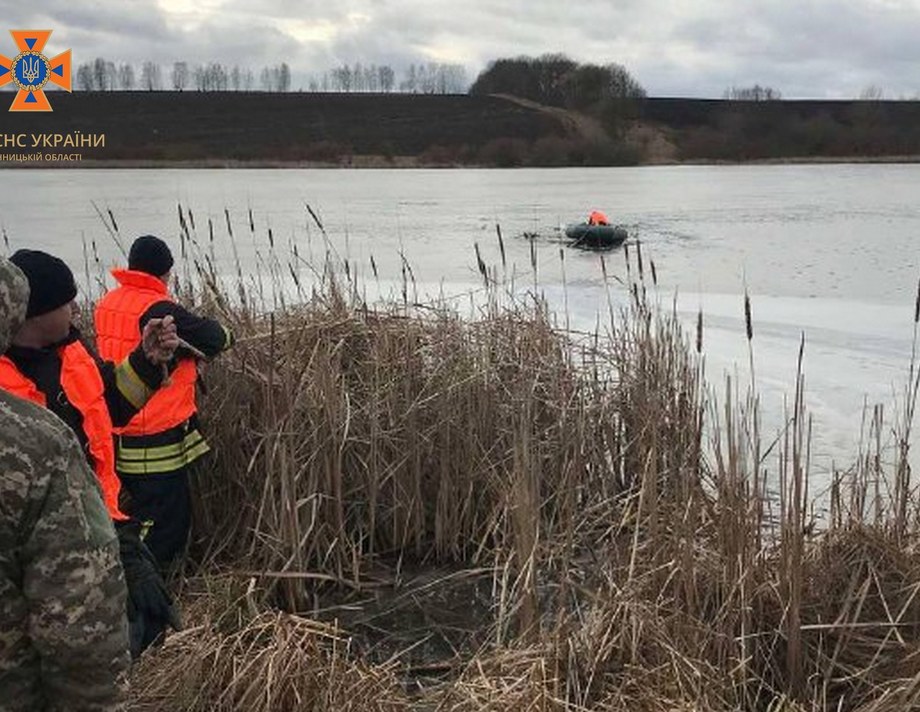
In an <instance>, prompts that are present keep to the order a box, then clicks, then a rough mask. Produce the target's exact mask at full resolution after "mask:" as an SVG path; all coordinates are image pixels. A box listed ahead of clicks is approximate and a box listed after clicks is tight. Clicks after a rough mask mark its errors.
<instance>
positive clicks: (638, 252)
mask: <svg viewBox="0 0 920 712" xmlns="http://www.w3.org/2000/svg"><path fill="white" fill-rule="evenodd" d="M636 262H637V263H638V264H639V279H640V280H641V279H642V278H643V276H644V274H643V271H642V242H641V241H640V240H636Z"/></svg>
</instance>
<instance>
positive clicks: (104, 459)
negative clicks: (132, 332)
mask: <svg viewBox="0 0 920 712" xmlns="http://www.w3.org/2000/svg"><path fill="white" fill-rule="evenodd" d="M58 355H59V356H60V359H61V389H62V390H63V391H64V394H65V395H66V396H67V400H69V401H70V403H71V405H73V407H74V408H76V409H77V410H78V411H79V412H80V415H81V416H82V417H83V432H84V434H85V435H86V442H87V445H88V448H89V454H90V455H91V456H92V465H93V470H94V471H95V473H96V478H97V479H98V480H99V485H100V487H101V488H102V499H103V500H104V501H105V507H106V509H107V510H108V512H109V516H111V517H112V519H115V520H124V519H127V518H128V517H126V516H125V514H124V513H123V512H122V511H121V509H119V507H118V495H119V493H120V492H121V483H120V482H119V480H118V475H116V474H115V444H114V442H113V440H112V419H111V417H110V416H109V407H108V405H106V402H105V384H103V382H102V376H101V375H100V374H99V368H98V366H97V365H96V361H95V360H94V359H93V357H92V355H90V353H89V351H87V350H86V347H85V346H83V344H82V343H81V342H80V341H79V340H78V341H74V342H72V343H69V344H67V345H66V346H62V347H61V348H60V350H59V351H58ZM0 388H3V389H4V390H6V391H9V392H10V393H12V394H13V395H16V396H19V397H20V398H25V399H27V400H30V401H32V402H33V403H38V404H39V405H41V406H43V407H47V405H48V404H47V402H46V398H45V394H44V393H42V392H41V391H40V390H39V389H38V388H37V387H36V385H35V383H33V382H32V381H31V380H30V379H29V378H27V377H26V376H25V375H23V373H22V372H21V371H20V370H19V369H18V368H17V367H16V364H14V363H13V361H12V360H11V359H10V358H9V357H7V356H0Z"/></svg>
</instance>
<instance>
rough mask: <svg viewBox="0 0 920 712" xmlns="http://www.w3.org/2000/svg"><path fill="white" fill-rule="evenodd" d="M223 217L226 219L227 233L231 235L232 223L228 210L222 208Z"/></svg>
mask: <svg viewBox="0 0 920 712" xmlns="http://www.w3.org/2000/svg"><path fill="white" fill-rule="evenodd" d="M224 218H226V220H227V233H228V234H229V235H230V237H233V225H232V224H231V223H230V211H229V210H228V209H227V208H224Z"/></svg>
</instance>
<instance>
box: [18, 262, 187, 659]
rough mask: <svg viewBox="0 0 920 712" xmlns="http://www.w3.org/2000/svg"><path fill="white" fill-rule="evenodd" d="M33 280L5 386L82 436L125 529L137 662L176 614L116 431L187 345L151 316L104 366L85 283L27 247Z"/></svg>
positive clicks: (112, 512) (23, 266)
mask: <svg viewBox="0 0 920 712" xmlns="http://www.w3.org/2000/svg"><path fill="white" fill-rule="evenodd" d="M10 262H12V263H13V264H15V265H16V266H17V267H18V268H19V269H20V270H21V271H22V272H23V273H24V274H25V277H26V279H27V281H28V283H29V300H28V306H27V309H26V320H25V322H24V323H23V324H22V325H21V326H19V328H18V329H17V331H16V333H15V334H12V344H11V345H10V346H9V347H8V348H7V350H6V352H5V353H4V354H3V355H2V356H0V388H3V389H4V390H6V391H8V392H10V393H12V394H13V395H16V396H19V397H20V398H25V399H26V400H30V401H32V402H34V403H37V404H39V405H41V406H44V407H45V408H47V409H48V410H50V411H51V412H52V413H54V414H55V415H57V416H58V417H59V418H60V419H61V420H63V421H64V423H66V424H67V425H68V426H69V427H70V429H71V430H73V432H74V433H75V434H76V436H77V440H78V441H79V442H80V444H81V445H82V447H83V451H84V454H85V455H86V459H87V461H88V463H89V465H90V467H91V468H92V470H93V471H94V473H95V475H96V480H97V482H98V484H99V487H100V490H101V494H102V499H103V502H104V503H105V506H106V510H107V511H108V514H109V516H110V517H111V519H112V521H113V523H114V525H115V529H116V531H117V533H118V539H119V545H120V550H121V561H122V565H123V567H124V571H125V579H126V582H127V584H128V622H129V624H130V634H131V652H132V654H133V655H135V656H137V655H139V654H140V651H141V650H142V649H143V648H144V647H146V646H147V645H149V644H150V643H151V642H153V641H154V640H155V639H156V638H157V637H158V636H159V635H160V634H161V633H162V632H163V630H164V629H165V627H166V626H167V625H170V624H171V625H173V627H177V625H178V623H177V618H176V616H175V610H174V609H173V607H172V601H171V598H170V596H169V594H168V593H167V591H166V589H165V586H164V584H163V581H162V579H161V577H160V574H159V572H158V571H157V567H156V563H155V562H154V560H153V557H152V555H151V554H150V552H149V551H148V550H147V549H146V547H144V545H143V543H142V542H141V525H140V522H139V521H138V520H137V519H136V518H134V517H131V516H129V514H130V512H126V511H125V510H124V508H123V507H124V504H123V499H122V498H121V497H120V494H121V486H120V483H119V479H118V476H117V475H116V473H115V452H114V445H113V440H112V439H113V426H114V425H123V424H124V423H127V422H128V421H129V420H130V419H131V417H132V416H133V415H134V414H135V413H137V412H138V411H139V410H140V409H141V408H142V407H143V406H144V404H145V403H146V402H147V401H148V400H149V399H150V397H151V395H152V394H153V393H154V391H156V389H157V388H158V387H159V386H160V384H161V382H162V380H163V371H162V365H163V364H165V363H168V362H169V361H170V359H172V357H173V355H174V353H175V350H176V347H177V346H178V343H179V340H178V337H177V335H176V328H175V325H173V324H172V317H166V318H159V319H156V320H151V321H150V322H149V323H148V324H147V325H146V327H145V329H144V332H143V334H142V336H141V338H140V339H138V343H137V344H136V346H135V348H134V349H132V350H131V351H130V352H128V353H126V354H125V356H124V357H123V358H122V359H119V361H118V362H117V363H114V362H107V361H103V360H102V359H101V358H99V356H98V355H97V354H96V353H95V351H93V349H92V347H91V346H89V345H88V344H87V343H86V342H85V341H83V339H82V337H81V335H80V332H79V330H78V329H77V328H76V327H75V326H74V325H73V319H74V316H75V315H76V314H77V306H76V302H75V301H74V298H75V297H76V295H77V285H76V283H75V281H74V277H73V273H72V272H71V271H70V268H69V267H67V265H66V264H64V262H62V261H61V260H60V259H58V258H57V257H54V256H52V255H49V254H47V253H45V252H41V251H39V250H19V251H17V252H16V253H15V254H13V256H12V257H11V258H10Z"/></svg>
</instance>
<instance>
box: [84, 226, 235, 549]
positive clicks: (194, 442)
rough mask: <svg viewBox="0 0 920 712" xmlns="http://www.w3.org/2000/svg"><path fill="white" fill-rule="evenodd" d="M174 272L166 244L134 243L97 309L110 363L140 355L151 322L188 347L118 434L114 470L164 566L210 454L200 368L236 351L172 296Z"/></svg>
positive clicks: (150, 239)
mask: <svg viewBox="0 0 920 712" xmlns="http://www.w3.org/2000/svg"><path fill="white" fill-rule="evenodd" d="M172 266H173V257H172V253H171V252H170V250H169V247H168V246H167V245H166V243H165V242H163V240H161V239H160V238H158V237H154V236H153V235H144V236H143V237H139V238H137V240H135V241H134V244H133V245H131V251H130V253H129V254H128V269H126V270H125V269H118V270H114V271H113V272H112V276H113V277H115V280H116V281H117V282H118V284H119V286H118V287H117V288H116V289H113V290H112V291H110V292H109V293H108V294H106V295H105V296H104V297H103V298H102V299H101V300H100V301H99V302H98V304H97V305H96V311H95V315H94V316H95V324H96V338H97V342H98V345H99V352H100V353H101V354H102V355H103V356H104V357H105V358H111V359H119V358H123V356H124V355H125V354H126V353H129V352H130V351H131V349H133V348H136V346H137V343H138V341H139V340H140V335H141V329H143V328H144V325H145V324H147V323H148V322H149V321H150V320H151V319H157V318H160V319H162V318H165V317H167V316H169V317H171V318H172V319H173V320H174V322H175V324H176V328H177V330H178V334H179V338H180V339H182V341H183V342H184V344H183V345H180V348H179V349H178V351H177V352H176V358H175V359H174V360H173V361H172V362H171V363H170V369H171V375H170V383H169V384H168V385H167V386H165V387H164V388H163V389H161V390H160V391H159V392H158V393H157V394H156V395H155V396H154V397H153V398H151V399H150V402H149V403H148V404H147V405H146V406H145V407H144V408H143V409H142V410H141V411H140V412H138V413H137V415H135V416H134V417H133V418H132V419H131V421H130V422H129V423H127V424H126V425H124V427H121V428H117V429H116V431H115V432H116V435H117V439H116V470H117V472H118V474H119V476H120V477H121V480H122V483H123V484H124V486H125V487H126V488H127V490H128V491H129V492H130V493H131V500H132V507H133V509H132V512H133V513H134V514H135V515H136V516H139V517H141V518H142V519H143V520H145V522H146V523H147V526H148V532H147V535H146V542H147V543H148V545H149V546H150V549H151V551H153V553H154V555H155V556H156V557H157V560H158V561H160V563H161V564H163V565H168V564H169V563H171V562H172V561H173V560H174V559H175V558H176V556H177V555H178V554H180V553H181V552H182V550H183V549H184V547H185V544H186V541H187V539H188V532H189V525H190V522H191V513H190V509H191V507H190V501H189V471H190V467H191V466H192V464H193V463H196V461H198V460H199V458H200V457H201V456H202V455H204V454H205V453H206V452H208V450H209V447H208V443H207V442H206V441H205V439H204V436H203V435H202V434H201V431H200V430H199V424H198V412H197V405H196V402H195V384H196V381H197V378H198V370H197V366H198V360H200V359H211V358H213V357H214V356H216V355H217V354H219V353H220V352H221V351H223V350H224V349H226V348H228V347H229V346H230V345H231V344H232V343H233V337H232V335H231V333H230V331H229V330H228V329H226V328H225V327H223V326H222V325H221V324H220V323H219V322H217V321H215V320H214V319H206V318H202V317H199V316H197V315H195V314H193V313H192V312H190V311H189V310H188V309H185V308H184V307H182V306H181V305H179V304H177V303H176V302H175V300H174V299H173V298H172V297H171V296H170V294H169V292H168V290H167V285H168V283H169V278H170V274H171V271H172ZM186 345H187V346H186Z"/></svg>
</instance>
